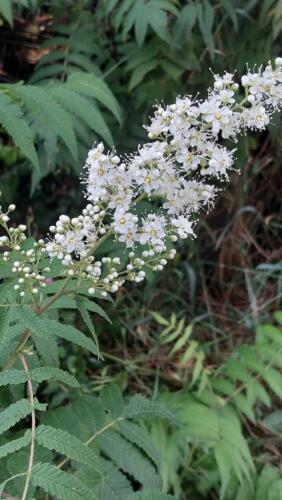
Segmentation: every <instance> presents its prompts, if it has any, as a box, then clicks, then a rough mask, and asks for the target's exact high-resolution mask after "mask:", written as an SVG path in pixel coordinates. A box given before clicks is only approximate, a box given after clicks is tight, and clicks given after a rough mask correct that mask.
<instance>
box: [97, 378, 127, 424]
mask: <svg viewBox="0 0 282 500" xmlns="http://www.w3.org/2000/svg"><path fill="white" fill-rule="evenodd" d="M100 399H101V401H102V403H103V406H104V407H105V409H106V410H108V411H109V412H110V413H111V414H112V416H113V417H114V418H117V417H119V416H120V415H122V412H123V409H124V402H123V397H122V393H121V390H120V388H119V387H118V386H117V385H116V384H111V385H106V386H105V387H104V388H103V390H102V392H101V396H100Z"/></svg>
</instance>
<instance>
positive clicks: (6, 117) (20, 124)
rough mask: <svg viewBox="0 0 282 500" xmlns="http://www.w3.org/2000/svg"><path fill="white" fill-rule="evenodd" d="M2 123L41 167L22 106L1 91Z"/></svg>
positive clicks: (28, 156)
mask: <svg viewBox="0 0 282 500" xmlns="http://www.w3.org/2000/svg"><path fill="white" fill-rule="evenodd" d="M0 123H1V124H2V125H3V127H4V128H5V129H6V131H7V132H8V134H9V135H10V136H11V137H12V139H13V140H14V141H15V144H16V145H17V146H18V147H19V148H20V149H21V150H22V152H23V154H24V155H25V156H26V157H27V158H28V159H29V160H30V161H31V162H32V164H33V165H34V166H35V167H36V168H37V169H39V164H38V157H37V154H36V151H35V148H34V145H33V136H32V131H31V129H30V127H29V125H28V123H27V121H26V120H25V118H24V116H23V114H22V111H21V109H20V106H19V105H17V104H15V103H13V101H12V100H11V99H10V98H9V97H8V96H7V95H6V94H4V93H3V92H1V91H0Z"/></svg>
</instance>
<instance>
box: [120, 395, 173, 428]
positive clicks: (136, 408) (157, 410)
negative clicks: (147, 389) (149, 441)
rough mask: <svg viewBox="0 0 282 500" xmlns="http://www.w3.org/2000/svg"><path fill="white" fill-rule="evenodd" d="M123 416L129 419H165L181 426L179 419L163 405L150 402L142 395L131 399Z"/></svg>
mask: <svg viewBox="0 0 282 500" xmlns="http://www.w3.org/2000/svg"><path fill="white" fill-rule="evenodd" d="M123 416H124V417H127V418H154V417H160V418H165V419H167V420H169V421H171V422H172V423H174V424H175V425H179V422H178V420H177V418H176V417H175V416H174V415H173V413H171V412H170V411H169V410H168V409H167V408H165V406H163V405H162V404H160V403H158V402H155V401H150V400H148V399H146V398H144V396H142V395H141V394H137V395H136V396H133V397H132V398H130V400H129V403H128V405H127V406H126V408H125V409H124V411H123Z"/></svg>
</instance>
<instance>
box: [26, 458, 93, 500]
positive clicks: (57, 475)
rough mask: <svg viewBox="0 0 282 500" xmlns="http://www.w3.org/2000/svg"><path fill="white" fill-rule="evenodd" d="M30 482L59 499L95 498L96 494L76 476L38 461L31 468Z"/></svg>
mask: <svg viewBox="0 0 282 500" xmlns="http://www.w3.org/2000/svg"><path fill="white" fill-rule="evenodd" d="M31 482H32V484H33V485H34V486H36V487H39V488H42V489H43V490H44V491H45V492H46V493H49V494H51V495H54V496H55V497H57V498H59V499H60V500H85V499H86V498H89V499H90V498H91V499H93V500H95V499H96V496H95V495H94V493H93V492H92V491H90V490H89V489H88V488H87V486H85V485H84V484H83V483H82V482H81V481H79V479H78V478H77V477H75V476H74V475H71V474H67V473H66V472H63V471H61V470H60V469H58V468H57V467H55V466H54V465H51V464H47V463H45V464H44V463H43V464H41V463H38V464H36V465H34V466H33V468H32V475H31Z"/></svg>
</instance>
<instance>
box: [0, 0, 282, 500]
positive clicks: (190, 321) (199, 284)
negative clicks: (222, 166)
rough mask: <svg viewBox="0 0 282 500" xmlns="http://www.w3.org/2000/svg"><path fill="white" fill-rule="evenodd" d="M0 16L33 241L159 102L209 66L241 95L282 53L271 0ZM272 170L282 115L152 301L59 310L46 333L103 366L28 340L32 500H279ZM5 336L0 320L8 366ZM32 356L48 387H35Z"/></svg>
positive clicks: (12, 180)
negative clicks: (243, 80)
mask: <svg viewBox="0 0 282 500" xmlns="http://www.w3.org/2000/svg"><path fill="white" fill-rule="evenodd" d="M0 13H1V18H2V25H1V28H0V29H1V49H0V50H1V71H0V77H1V85H0V118H1V123H2V125H3V128H2V129H1V136H0V141H1V145H0V158H1V191H2V201H1V204H2V203H3V205H6V204H10V203H16V205H17V207H18V208H17V212H16V213H15V218H16V220H17V222H18V223H24V224H26V225H27V228H28V231H29V234H30V236H32V237H36V238H38V237H41V236H42V235H43V234H46V231H47V229H48V227H49V225H50V224H51V223H53V222H54V220H55V219H56V216H57V215H58V214H60V213H68V214H70V215H72V214H75V213H76V211H77V210H78V209H80V208H81V206H82V193H81V187H80V186H79V182H78V177H79V176H80V174H81V171H80V168H81V167H80V165H81V164H82V162H83V161H84V159H85V156H86V152H87V150H88V149H89V147H90V146H91V144H92V143H93V142H94V141H97V140H101V139H103V140H104V141H105V142H106V143H107V144H108V145H109V146H112V145H113V144H115V147H116V150H117V152H118V153H130V152H132V151H133V149H134V148H136V147H137V145H138V144H142V143H143V142H144V141H145V131H144V130H143V128H142V124H143V123H144V122H145V123H146V122H147V121H148V113H149V112H151V108H152V106H153V105H154V103H155V101H156V100H157V101H158V102H160V101H164V102H165V103H169V102H172V101H173V100H174V99H175V97H176V96H177V95H179V94H189V95H190V94H192V95H196V94H197V93H199V94H200V95H202V94H203V93H204V92H205V90H206V87H207V86H208V85H210V83H211V80H212V75H211V73H210V70H209V68H210V67H212V71H213V73H215V74H217V73H223V72H224V71H225V70H227V71H228V70H230V71H233V69H234V68H237V78H238V80H239V78H240V75H241V74H242V73H243V72H244V71H245V66H246V62H247V63H248V64H249V66H250V67H252V66H253V65H254V64H255V63H256V64H261V63H266V62H267V61H268V60H269V59H270V58H274V57H275V56H277V55H281V32H282V3H281V0H263V1H260V2H258V1H255V0H250V1H247V2H246V1H240V0H236V1H235V2H234V1H231V0H218V1H212V0H203V1H194V2H192V1H184V0H179V1H173V0H168V1H162V0H149V1H146V2H145V1H143V0H135V1H133V0H132V1H131V0H120V1H116V0H98V1H92V2H90V1H79V2H72V1H66V0H61V1H49V2H48V1H47V2H43V1H40V0H25V1H14V2H12V1H5V0H4V1H3V2H0ZM279 51H280V52H279ZM281 157H282V143H281V117H279V116H276V117H275V121H274V122H272V124H271V125H270V126H269V129H268V131H267V132H263V133H260V134H259V133H253V134H252V136H251V137H244V138H242V139H240V141H239V149H238V153H237V166H238V167H239V169H240V172H241V175H237V173H234V174H233V175H232V177H231V183H230V185H229V186H228V188H227V189H226V190H225V191H224V192H222V194H221V195H220V196H219V197H218V200H217V203H216V206H215V209H214V210H213V211H212V212H211V213H210V214H209V215H207V216H205V217H201V220H200V225H199V228H198V232H197V233H198V237H197V239H195V240H192V241H189V242H188V243H187V242H183V243H182V244H180V245H179V247H178V249H179V251H178V253H177V256H176V258H175V260H174V261H172V262H171V263H170V264H169V266H168V267H167V268H166V269H165V270H164V271H163V272H162V273H159V274H157V275H155V274H153V273H152V275H149V276H148V277H147V279H146V282H145V283H143V286H141V287H140V286H139V287H137V286H136V285H134V284H133V285H130V286H128V285H127V286H126V287H122V288H121V289H120V290H119V292H118V294H117V295H116V296H115V298H114V300H113V301H111V300H108V301H103V302H102V301H98V306H99V304H100V306H102V307H103V309H104V311H106V314H107V316H109V317H110V318H111V323H108V322H107V321H106V320H105V315H104V314H103V312H102V311H101V310H100V309H99V308H98V306H97V307H96V309H95V304H94V306H90V305H89V304H88V303H86V301H85V304H84V306H83V305H81V304H80V310H79V311H78V312H75V310H73V308H72V307H71V306H70V304H68V303H65V304H62V307H61V309H59V310H55V309H54V311H53V313H52V314H53V317H52V320H46V321H56V322H58V323H66V324H68V325H73V326H75V327H76V328H77V329H79V330H80V331H81V332H83V333H84V334H85V335H86V336H87V339H88V335H89V334H91V331H92V334H94V339H95V338H96V335H97V338H98V341H99V348H100V352H101V356H100V357H99V358H97V356H96V355H95V349H94V350H93V354H89V353H88V352H87V351H86V350H83V349H82V348H81V344H80V345H75V344H69V343H66V342H65V341H64V340H62V338H66V337H64V334H63V333H61V335H60V336H61V337H62V338H61V339H60V343H59V348H58V349H57V348H56V345H55V344H54V343H53V340H49V342H47V343H46V339H44V338H42V337H41V338H37V339H36V341H37V345H36V347H37V350H38V353H39V355H38V357H37V355H34V356H28V355H29V354H31V353H32V352H31V346H29V345H28V346H27V351H26V353H25V355H26V358H27V360H28V364H29V367H30V369H31V370H32V371H33V384H34V387H35V388H36V397H38V400H39V401H40V403H39V402H38V401H36V402H35V405H37V406H36V410H37V411H40V412H41V411H42V412H43V413H42V416H41V417H39V416H37V425H38V429H39V431H38V434H37V441H36V444H35V447H36V448H35V454H36V457H37V461H38V463H39V462H42V463H43V465H41V466H40V465H39V464H36V465H35V470H34V471H33V480H32V482H31V484H30V489H29V491H28V494H27V495H28V496H27V497H26V498H30V499H31V498H36V499H37V498H38V499H41V498H42V499H46V498H65V499H70V498H75V499H77V498H82V499H86V498H87V499H88V498H98V499H104V498H107V499H110V500H112V499H113V500H116V499H121V500H124V499H129V500H130V499H131V498H132V499H134V498H136V499H140V500H141V499H143V500H146V499H148V500H158V498H159V499H160V500H161V499H162V498H164V499H165V498H172V497H173V498H177V499H181V500H186V499H187V500H188V499H193V500H194V499H195V500H197V499H201V498H207V499H212V500H214V499H218V498H222V499H228V500H229V499H230V500H235V499H236V500H244V499H248V500H251V499H253V500H276V499H279V498H282V475H281V467H282V465H281V450H282V445H281V433H282V411H281V397H282V389H281V388H282V383H281V382H282V376H281V368H282V361H281V360H282V356H281V351H282V337H281V320H282V318H281V312H279V310H280V308H281V302H280V301H281V188H282V186H281V174H280V168H281ZM107 245H108V246H107ZM103 251H107V252H108V253H109V255H111V252H112V251H113V247H112V246H111V244H110V243H109V244H108V243H106V244H105V245H104V246H103ZM0 274H1V277H2V278H3V281H2V284H1V288H2V285H3V290H4V291H3V292H2V295H1V305H2V306H3V305H4V304H5V301H6V295H5V294H6V291H5V286H6V285H7V281H6V280H5V278H7V274H6V269H5V268H4V267H3V268H1V269H0ZM8 279H9V278H8ZM9 300H10V299H9ZM15 300H16V299H15ZM86 306H88V307H89V308H88V307H86ZM101 315H102V317H101ZM13 319H14V318H13V317H11V318H7V315H6V311H5V308H4V307H2V308H1V312H0V337H1V339H2V341H4V343H3V344H2V352H1V366H3V367H4V368H7V359H6V354H7V353H6V352H5V349H4V346H5V339H6V337H5V334H6V331H7V324H8V326H9V325H11V324H12V325H13V323H12V321H13ZM93 325H94V328H95V332H94V330H93ZM12 327H13V326H12ZM46 328H47V326H46ZM58 328H59V327H58ZM46 331H47V330H46ZM89 339H90V337H89ZM76 344H79V342H76ZM84 347H85V345H84ZM8 354H9V353H8ZM42 359H43V361H44V364H46V365H48V366H49V365H52V364H53V361H54V360H55V365H56V369H57V371H52V370H51V371H49V372H48V373H42V372H40V370H41V368H40V367H39V366H40V363H41V361H42ZM58 361H59V362H58ZM59 364H60V367H61V368H62V369H63V370H64V371H63V372H59V371H58V366H59ZM16 368H17V369H19V368H20V360H19V365H18V366H16ZM36 370H39V371H37V372H36ZM66 372H69V374H71V375H69V374H68V373H66ZM13 377H14V378H13ZM13 377H12V378H11V379H10V380H9V377H8V379H5V370H3V371H2V372H1V374H0V381H1V383H2V384H3V388H2V387H1V393H0V394H1V396H0V405H1V413H0V430H1V433H2V432H3V433H4V431H6V430H7V431H8V432H6V433H5V434H3V437H2V438H1V443H0V445H1V446H0V464H1V466H0V483H1V482H2V485H1V487H2V488H3V493H2V496H4V497H5V498H25V497H23V496H22V495H23V490H24V484H25V476H23V475H21V474H22V472H23V470H25V469H27V467H28V461H29V456H30V453H29V445H30V432H29V430H27V431H26V432H25V431H24V430H25V429H27V428H29V427H30V420H31V419H30V417H29V416H28V415H29V414H30V412H31V409H30V407H28V406H27V403H25V402H26V401H27V399H26V396H27V395H28V391H29V389H28V386H27V387H25V382H26V380H27V378H26V379H24V378H20V376H19V373H16V372H15V373H14V374H13ZM17 377H18V378H17ZM74 377H75V378H74ZM50 378H51V379H52V380H51V381H50ZM54 378H55V379H56V381H54V380H53V379H54ZM76 379H77V380H78V382H79V384H80V387H79V388H77V382H76ZM42 382H43V383H42ZM9 383H11V384H12V383H14V384H17V385H6V384H9ZM39 383H40V385H39ZM140 393H141V394H142V396H137V394H140ZM145 397H146V399H145ZM15 401H17V403H16V404H17V405H18V406H17V407H16V408H15V407H13V408H12V410H11V415H8V413H7V410H6V409H5V408H7V406H8V405H9V404H11V403H14V402H15ZM24 401H25V402H24ZM14 404H15V403H14ZM43 404H47V409H46V408H45V406H43ZM5 412H6V413H5ZM37 415H41V413H38V414H37ZM145 417H146V418H145ZM147 417H150V420H148V418H147ZM8 419H10V421H11V423H10V425H8V427H7V425H6V422H7V421H8ZM9 429H10V430H9ZM65 433H68V434H65ZM66 443H68V445H66ZM84 443H86V444H87V446H86V445H85V444H84ZM97 457H99V461H98V459H97ZM98 462H99V463H98ZM48 464H49V465H48ZM55 466H56V467H55ZM64 471H65V472H68V473H69V474H68V476H65V475H64ZM18 474H19V475H18ZM13 476H15V478H14V480H13V479H12V480H11V481H8V482H7V480H8V479H9V478H10V477H13ZM43 491H44V493H43ZM169 495H171V497H170V496H169Z"/></svg>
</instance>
